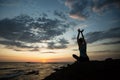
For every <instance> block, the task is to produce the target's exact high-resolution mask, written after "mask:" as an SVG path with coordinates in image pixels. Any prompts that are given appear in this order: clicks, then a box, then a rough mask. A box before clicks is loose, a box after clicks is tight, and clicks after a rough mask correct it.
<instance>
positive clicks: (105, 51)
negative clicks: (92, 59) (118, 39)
mask: <svg viewBox="0 0 120 80" xmlns="http://www.w3.org/2000/svg"><path fill="white" fill-rule="evenodd" d="M88 53H120V50H115V51H114V50H104V51H90V52H88Z"/></svg>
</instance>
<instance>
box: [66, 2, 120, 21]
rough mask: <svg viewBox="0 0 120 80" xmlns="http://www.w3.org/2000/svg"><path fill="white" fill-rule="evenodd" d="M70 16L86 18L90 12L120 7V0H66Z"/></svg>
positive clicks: (80, 18)
mask: <svg viewBox="0 0 120 80" xmlns="http://www.w3.org/2000/svg"><path fill="white" fill-rule="evenodd" d="M65 5H66V6H68V7H69V9H70V12H69V15H70V17H72V18H74V19H79V20H85V19H86V18H87V17H89V15H90V12H97V13H98V12H103V11H105V10H106V11H107V10H109V9H113V8H120V6H119V5H120V0H66V1H65Z"/></svg>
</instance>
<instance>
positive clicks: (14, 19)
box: [0, 0, 120, 62]
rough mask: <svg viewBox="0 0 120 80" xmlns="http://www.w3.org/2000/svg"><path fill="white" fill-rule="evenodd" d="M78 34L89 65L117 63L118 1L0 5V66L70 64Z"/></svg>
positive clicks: (28, 0) (9, 0) (6, 0)
mask: <svg viewBox="0 0 120 80" xmlns="http://www.w3.org/2000/svg"><path fill="white" fill-rule="evenodd" d="M79 28H80V29H84V32H83V33H84V36H85V39H86V41H87V54H88V56H89V58H90V60H105V59H106V58H113V59H119V58H120V49H119V48H120V1H119V0H0V62H71V61H72V62H73V61H75V59H73V58H72V54H76V55H78V56H79V55H80V54H79V50H78V46H77V41H76V36H77V29H79Z"/></svg>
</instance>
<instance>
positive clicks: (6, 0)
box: [0, 0, 20, 6]
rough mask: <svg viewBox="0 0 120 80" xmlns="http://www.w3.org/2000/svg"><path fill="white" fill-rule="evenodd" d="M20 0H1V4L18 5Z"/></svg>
mask: <svg viewBox="0 0 120 80" xmlns="http://www.w3.org/2000/svg"><path fill="white" fill-rule="evenodd" d="M19 2H20V0H0V6H16V5H17V4H18V3H19Z"/></svg>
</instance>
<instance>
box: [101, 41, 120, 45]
mask: <svg viewBox="0 0 120 80" xmlns="http://www.w3.org/2000/svg"><path fill="white" fill-rule="evenodd" d="M101 44H102V45H111V44H120V41H115V42H109V43H108V42H107V43H101Z"/></svg>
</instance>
